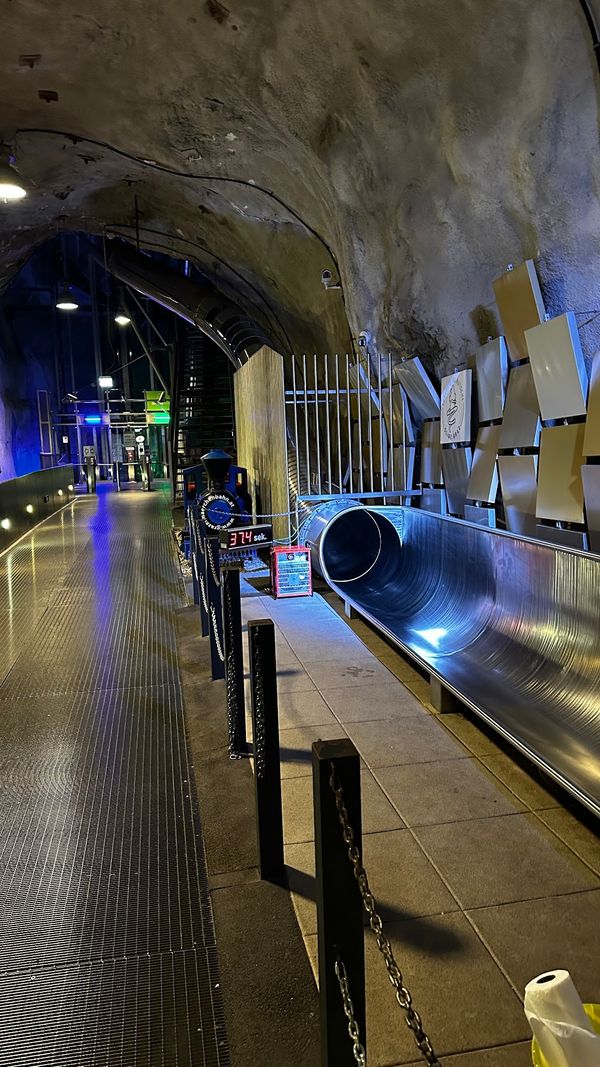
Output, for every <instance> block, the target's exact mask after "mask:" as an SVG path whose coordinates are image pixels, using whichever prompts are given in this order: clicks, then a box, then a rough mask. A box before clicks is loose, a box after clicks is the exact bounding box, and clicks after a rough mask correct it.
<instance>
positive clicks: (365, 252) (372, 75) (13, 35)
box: [0, 0, 600, 374]
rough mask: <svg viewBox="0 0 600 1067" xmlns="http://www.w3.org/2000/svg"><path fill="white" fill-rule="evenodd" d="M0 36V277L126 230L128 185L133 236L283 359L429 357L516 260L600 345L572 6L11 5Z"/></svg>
mask: <svg viewBox="0 0 600 1067" xmlns="http://www.w3.org/2000/svg"><path fill="white" fill-rule="evenodd" d="M2 30H3V32H2V38H1V40H0V84H1V99H2V107H1V120H0V139H1V140H3V141H4V142H6V143H9V144H11V145H12V146H13V147H14V150H15V152H16V155H17V164H18V167H19V169H20V171H21V173H22V174H23V176H24V177H25V178H26V180H27V181H28V182H29V183H30V185H31V194H30V196H29V197H28V198H27V199H26V200H25V201H23V202H22V203H20V204H19V205H16V206H15V205H13V206H11V207H10V208H2V210H1V211H0V288H1V287H2V286H3V285H5V284H6V283H7V281H8V280H9V279H10V277H11V276H12V275H13V274H14V273H15V272H16V271H17V270H18V269H19V267H20V265H21V264H22V263H23V262H24V261H25V260H26V258H27V257H28V255H29V254H30V253H31V251H32V250H33V248H35V247H36V246H37V245H38V244H39V243H41V242H42V241H44V240H45V239H47V238H48V237H49V236H52V235H53V234H54V233H56V232H57V231H58V230H60V229H66V230H84V231H88V232H90V233H95V234H103V233H104V234H106V235H107V237H109V236H111V235H121V236H124V237H125V238H127V239H129V240H133V239H134V236H135V208H134V203H135V199H136V198H137V203H138V206H139V224H140V239H141V243H142V245H143V246H144V247H146V248H148V249H156V250H162V251H166V252H169V253H170V254H175V255H177V256H181V257H186V258H190V259H192V260H194V261H195V262H196V263H197V265H198V267H199V268H200V269H201V270H202V271H203V272H204V273H205V274H206V275H207V277H209V278H211V279H212V280H213V281H214V282H215V283H216V284H217V286H218V287H219V288H221V289H222V290H223V291H224V292H226V293H227V295H229V296H232V297H234V299H235V300H236V301H237V302H238V303H239V304H240V305H242V306H243V307H244V308H245V310H246V311H247V312H248V313H250V314H252V315H254V316H256V317H257V318H258V319H260V321H261V322H263V323H265V324H267V325H268V326H269V327H270V328H271V330H272V332H273V335H274V336H275V337H276V338H278V339H279V340H280V343H281V349H282V350H284V349H285V348H286V346H287V348H288V349H289V348H290V347H291V348H293V349H294V350H296V351H313V350H317V351H325V350H328V351H333V350H338V351H347V349H348V346H349V344H350V343H351V342H350V334H351V335H352V336H353V337H355V338H356V337H357V336H358V334H359V332H360V331H366V332H367V333H368V336H369V339H370V347H371V350H372V351H375V350H377V349H381V350H383V351H386V352H387V351H389V350H392V351H393V352H398V353H408V354H414V353H416V354H420V355H422V356H423V357H424V358H425V359H426V360H427V361H428V362H429V365H430V366H431V365H432V364H433V367H434V368H435V370H436V372H437V373H438V374H439V373H443V372H444V371H445V370H447V369H449V368H452V367H454V366H456V365H457V364H458V363H460V362H461V361H462V360H464V359H465V358H466V356H467V355H468V353H469V352H470V351H472V349H473V347H474V346H475V345H476V344H477V343H480V342H481V341H482V340H485V338H486V337H487V335H488V334H496V333H498V332H499V331H500V323H499V322H498V319H497V312H496V309H495V305H494V302H493V293H492V281H493V279H494V278H495V277H496V276H497V275H498V274H499V273H501V272H502V270H503V269H504V268H505V267H506V265H507V264H508V263H509V262H514V263H517V262H519V261H520V260H522V259H523V258H525V257H533V258H535V259H536V261H537V265H538V271H539V274H540V278H541V282H542V287H543V290H544V295H545V298H546V303H547V307H548V309H549V310H550V311H552V312H560V311H563V310H565V309H566V308H572V309H574V310H575V311H577V312H581V313H582V315H583V314H585V315H586V319H585V320H580V321H582V322H584V321H585V322H586V328H585V329H584V330H583V333H582V340H583V344H584V349H585V351H586V355H587V356H588V357H589V356H590V355H591V354H592V353H593V352H594V351H596V350H597V349H598V348H600V317H599V318H598V319H597V320H595V319H592V321H591V322H587V320H588V319H589V318H590V315H589V312H590V311H592V312H594V313H595V311H596V310H599V309H600V294H599V293H598V283H599V281H600V258H599V257H600V205H599V199H598V86H599V79H598V69H597V66H596V61H595V58H594V53H593V48H592V38H591V36H590V32H589V27H588V25H586V18H585V15H584V12H583V11H582V6H581V3H580V0H486V2H485V3H484V2H483V0H446V3H441V2H440V0H421V2H419V3H416V0H378V2H377V3H376V4H372V3H368V2H367V0H322V2H321V3H317V2H316V0H227V2H225V0H193V2H192V0H179V2H178V3H177V4H164V3H161V4H158V3H156V2H155V0H143V2H142V0H126V2H123V0H121V2H120V3H116V2H115V0H95V2H94V3H92V2H90V0H82V2H80V3H79V4H76V5H67V4H66V3H65V2H64V0H55V2H54V3H48V2H47V0H5V4H4V5H3V26H2ZM324 269H330V270H331V271H332V273H333V275H334V280H337V278H338V276H339V278H340V280H341V282H342V289H341V290H337V289H333V290H329V291H325V289H324V288H323V286H322V284H321V273H322V271H323V270H324ZM338 272H339V273H338ZM346 315H347V319H346ZM348 323H349V328H348Z"/></svg>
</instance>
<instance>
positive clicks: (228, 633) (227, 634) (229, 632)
mask: <svg viewBox="0 0 600 1067" xmlns="http://www.w3.org/2000/svg"><path fill="white" fill-rule="evenodd" d="M223 593H224V596H223V601H224V603H223V607H224V611H223V638H224V641H225V654H226V659H227V663H226V666H225V686H226V690H227V733H228V741H229V758H230V759H241V758H242V757H241V754H240V753H239V752H238V751H237V747H236V740H237V738H236V723H237V715H238V707H237V692H236V690H237V678H236V670H235V642H234V634H233V615H232V607H233V605H232V602H231V586H230V584H229V582H228V581H226V580H224V581H223Z"/></svg>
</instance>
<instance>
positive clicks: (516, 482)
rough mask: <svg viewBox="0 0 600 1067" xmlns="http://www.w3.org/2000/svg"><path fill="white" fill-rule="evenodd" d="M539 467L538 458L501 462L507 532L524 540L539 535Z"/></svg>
mask: <svg viewBox="0 0 600 1067" xmlns="http://www.w3.org/2000/svg"><path fill="white" fill-rule="evenodd" d="M537 463H538V460H537V456H500V457H499V458H498V470H499V472H500V486H501V488H502V501H503V504H504V517H505V519H506V528H507V529H508V530H510V532H511V533H515V534H522V535H523V536H524V537H535V535H536V522H535V501H536V496H537Z"/></svg>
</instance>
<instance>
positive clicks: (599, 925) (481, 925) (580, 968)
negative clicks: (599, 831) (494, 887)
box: [469, 890, 600, 1004]
mask: <svg viewBox="0 0 600 1067" xmlns="http://www.w3.org/2000/svg"><path fill="white" fill-rule="evenodd" d="M469 917H470V918H471V920H472V921H473V922H474V924H475V926H476V927H477V929H478V930H479V931H480V933H481V935H482V937H483V938H484V940H485V942H486V943H487V944H488V945H489V946H490V948H491V949H492V951H493V952H494V953H495V955H496V956H497V958H498V960H499V961H500V964H501V965H502V967H504V968H505V970H506V972H507V974H508V976H509V978H510V979H511V981H512V982H514V984H515V986H516V988H517V989H519V990H524V989H525V986H526V985H527V982H530V981H531V980H532V978H535V977H536V975H538V974H542V973H543V972H544V971H547V970H551V969H552V968H554V967H561V968H564V969H565V970H567V971H569V972H570V974H571V976H572V978H573V981H574V982H575V985H576V986H577V989H578V991H579V995H580V997H581V998H582V1000H584V1001H586V1002H588V1001H589V1002H592V1003H595V1004H600V970H599V968H598V960H599V959H600V890H595V891H594V892H590V893H573V894H569V895H566V896H560V897H546V898H544V899H542V900H525V901H519V902H517V903H513V904H503V905H501V906H499V907H493V908H481V909H477V910H475V911H470V912H469Z"/></svg>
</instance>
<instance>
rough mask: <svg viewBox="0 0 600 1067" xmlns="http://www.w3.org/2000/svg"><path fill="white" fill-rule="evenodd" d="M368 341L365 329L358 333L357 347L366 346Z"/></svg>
mask: <svg viewBox="0 0 600 1067" xmlns="http://www.w3.org/2000/svg"><path fill="white" fill-rule="evenodd" d="M368 343H369V338H368V337H367V335H366V333H365V331H364V330H363V331H362V333H359V335H358V344H359V347H360V348H366V347H367V345H368Z"/></svg>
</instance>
